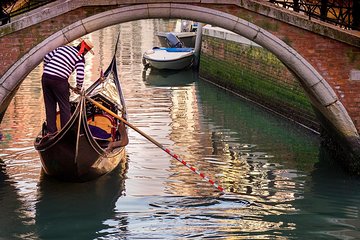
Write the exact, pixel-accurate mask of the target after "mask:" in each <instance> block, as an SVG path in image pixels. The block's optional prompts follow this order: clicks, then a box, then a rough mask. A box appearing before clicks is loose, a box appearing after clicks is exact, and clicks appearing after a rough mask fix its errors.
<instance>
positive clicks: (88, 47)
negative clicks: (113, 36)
mask: <svg viewBox="0 0 360 240" xmlns="http://www.w3.org/2000/svg"><path fill="white" fill-rule="evenodd" d="M83 42H84V43H85V48H86V50H88V51H89V52H91V54H94V51H93V50H91V49H92V48H93V47H94V44H93V43H92V42H91V41H90V40H89V39H84V40H83Z"/></svg>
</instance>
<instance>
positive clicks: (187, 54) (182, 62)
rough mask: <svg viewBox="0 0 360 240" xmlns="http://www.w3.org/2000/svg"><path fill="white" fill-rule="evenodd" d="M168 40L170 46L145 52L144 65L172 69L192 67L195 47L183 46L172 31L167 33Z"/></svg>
mask: <svg viewBox="0 0 360 240" xmlns="http://www.w3.org/2000/svg"><path fill="white" fill-rule="evenodd" d="M166 40H167V42H168V45H169V46H170V47H154V48H153V49H151V50H147V51H146V52H145V53H144V54H143V64H144V66H145V67H153V68H157V69H172V70H181V69H184V68H187V67H190V66H191V65H192V63H193V60H194V48H185V47H183V44H182V42H181V41H180V40H179V39H178V38H177V37H176V36H175V35H174V34H172V33H168V34H167V35H166Z"/></svg>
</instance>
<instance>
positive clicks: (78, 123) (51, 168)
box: [34, 100, 125, 182]
mask: <svg viewBox="0 0 360 240" xmlns="http://www.w3.org/2000/svg"><path fill="white" fill-rule="evenodd" d="M83 101H85V100H83ZM83 106H85V104H79V106H78V108H79V109H76V111H75V113H74V114H73V116H72V118H71V119H70V121H69V122H68V124H66V126H65V127H64V129H62V130H61V131H60V132H59V133H58V134H57V135H55V136H53V137H52V138H49V139H46V138H43V137H42V136H41V133H40V134H39V136H38V138H36V140H35V144H34V145H35V149H36V150H38V152H39V155H40V159H41V163H42V166H43V169H44V172H45V173H46V174H47V175H50V176H53V177H55V178H58V179H61V180H65V181H78V182H82V181H89V180H92V179H95V178H98V177H100V176H101V175H104V174H106V173H108V172H110V171H112V170H113V169H114V168H115V167H116V166H117V165H118V164H119V162H120V161H121V160H122V159H124V158H125V148H124V147H120V148H115V149H113V150H111V151H109V150H107V149H106V148H103V147H102V146H101V141H100V142H99V140H95V139H94V137H93V136H92V134H91V132H90V130H89V126H88V123H87V117H86V112H85V109H84V107H83Z"/></svg>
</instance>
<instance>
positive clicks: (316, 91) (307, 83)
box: [0, 4, 360, 151]
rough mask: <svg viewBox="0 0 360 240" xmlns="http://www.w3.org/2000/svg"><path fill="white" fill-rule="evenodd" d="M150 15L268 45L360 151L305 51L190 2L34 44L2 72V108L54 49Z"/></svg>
mask: <svg viewBox="0 0 360 240" xmlns="http://www.w3.org/2000/svg"><path fill="white" fill-rule="evenodd" d="M148 18H165V19H181V18H185V19H191V20H194V21H198V22H203V23H209V24H212V25H216V26H219V27H222V28H225V29H227V30H230V31H233V32H235V33H237V34H239V35H242V36H244V37H246V38H248V39H250V40H252V41H254V42H255V43H257V44H259V45H261V46H262V47H264V48H266V49H268V50H269V51H270V52H272V53H273V54H274V55H275V56H277V57H278V58H279V59H280V60H281V61H282V62H283V63H284V64H285V65H286V66H287V67H288V68H289V69H290V70H291V71H292V72H293V73H294V74H295V75H296V76H297V78H298V79H299V81H300V82H301V84H302V85H303V86H304V89H305V91H306V92H307V93H308V95H309V98H310V100H311V102H312V104H313V105H314V107H315V108H316V109H317V111H318V112H319V113H320V114H321V115H322V117H323V118H324V119H326V120H327V121H328V122H329V123H330V124H331V130H335V131H336V132H337V134H339V135H340V137H341V138H342V139H345V140H346V141H347V142H348V143H349V144H350V145H351V148H352V149H355V150H356V151H357V150H359V149H360V140H359V135H358V132H357V130H356V128H355V126H354V124H353V122H352V120H351V118H350V116H349V114H348V113H347V111H346V109H345V108H344V106H343V104H342V103H341V102H340V101H339V100H338V98H337V96H336V94H335V92H334V91H333V89H332V88H331V86H330V85H329V84H328V83H327V82H326V81H325V79H324V78H323V77H322V76H321V75H320V74H319V73H318V72H317V71H316V70H315V68H314V67H313V66H312V65H311V64H310V63H309V62H308V61H307V60H305V59H304V58H303V57H302V56H301V55H300V54H299V53H297V52H296V51H295V50H294V49H293V48H291V47H290V46H288V45H287V44H286V43H285V42H284V41H282V40H280V39H279V38H277V37H276V36H275V35H273V34H271V33H270V32H268V31H266V30H264V29H262V28H260V27H259V26H256V25H254V24H252V23H250V22H248V21H246V20H243V19H241V18H238V17H235V16H233V15H231V14H227V13H224V12H220V11H217V10H213V9H209V8H205V7H200V6H193V5H187V4H140V5H133V6H126V7H119V8H116V9H112V10H108V11H104V12H102V13H99V14H96V15H93V16H91V17H88V18H85V19H83V20H80V21H77V22H75V23H73V24H71V25H69V26H67V27H66V28H64V29H62V30H61V31H58V32H56V33H55V34H53V35H51V36H50V37H48V38H47V39H45V40H44V41H42V42H41V43H40V44H38V45H37V46H36V47H34V48H32V49H31V50H30V51H29V52H28V53H27V54H25V55H24V56H23V57H22V58H21V59H20V60H18V61H17V62H16V63H15V64H14V65H13V66H12V67H11V68H10V69H9V70H8V71H7V72H6V73H5V74H4V75H3V76H2V78H1V81H0V82H3V85H6V86H8V88H9V89H10V93H9V94H8V95H6V96H4V97H3V99H0V103H1V107H2V108H3V107H4V104H5V105H6V103H7V104H8V103H9V99H11V97H12V96H11V93H13V92H14V91H15V90H16V88H17V86H19V85H20V84H21V82H22V80H23V79H24V78H25V77H26V76H27V74H28V73H29V72H30V71H31V70H32V69H34V68H35V67H36V66H37V65H38V64H39V63H40V62H41V61H42V58H43V56H44V55H45V54H46V53H47V52H48V51H50V50H52V49H54V48H56V47H58V46H60V45H63V44H68V43H69V42H71V41H73V40H75V39H77V38H79V37H81V36H83V35H86V34H87V33H90V32H93V31H96V30H98V29H102V28H104V27H107V26H110V25H114V24H119V23H123V22H128V21H134V20H140V19H148ZM0 92H1V89H0ZM6 107H7V106H5V109H6ZM0 110H1V109H0ZM331 130H330V131H331Z"/></svg>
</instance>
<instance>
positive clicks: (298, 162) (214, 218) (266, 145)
mask: <svg viewBox="0 0 360 240" xmlns="http://www.w3.org/2000/svg"><path fill="white" fill-rule="evenodd" d="M173 23H174V22H171V21H170V22H167V21H164V20H159V19H154V20H142V21H136V22H129V23H124V24H121V25H116V26H112V27H109V28H105V29H101V30H99V31H97V32H94V33H91V34H89V36H87V37H89V38H91V39H92V40H93V42H94V43H95V44H97V46H95V49H94V50H95V51H96V54H95V55H94V56H91V60H88V61H87V65H86V69H87V72H88V74H87V76H86V77H87V78H86V79H87V81H86V84H88V85H90V84H91V81H93V80H95V79H96V78H97V76H98V75H99V72H100V69H101V68H102V67H103V66H107V65H108V64H109V61H110V59H111V56H112V52H113V49H114V44H115V41H116V37H117V34H118V33H119V31H120V32H121V34H120V42H121V43H120V48H119V52H118V53H117V57H118V64H119V66H118V69H119V70H120V73H119V74H120V79H121V83H122V87H123V90H124V95H125V99H126V102H127V107H128V113H129V119H128V120H129V122H131V123H132V124H133V125H135V126H137V127H139V128H140V129H141V130H142V131H144V132H145V133H146V134H148V135H150V136H152V137H153V138H154V139H156V140H157V141H158V142H160V143H161V144H163V145H164V146H166V147H168V148H169V149H172V150H173V151H174V152H175V153H176V154H178V155H180V157H181V158H183V159H184V160H185V161H188V162H189V163H190V164H191V165H193V166H194V167H196V168H197V169H199V170H200V171H201V172H204V173H205V174H206V175H208V176H209V177H210V178H211V179H213V180H215V181H216V182H218V183H220V185H222V186H223V187H225V189H226V191H227V192H229V194H226V195H221V194H220V193H219V192H218V191H216V190H214V188H213V187H212V185H210V184H209V183H207V182H204V181H202V180H201V178H200V177H199V176H198V175H196V174H194V173H192V172H191V171H190V170H188V169H187V168H185V167H184V166H182V165H181V164H180V163H178V162H177V161H176V160H173V159H171V157H169V156H168V155H167V154H166V153H164V152H163V151H162V150H160V149H158V147H156V146H155V145H154V144H152V143H150V142H149V141H147V140H146V139H144V138H143V137H142V136H141V135H139V134H138V133H136V132H135V131H133V130H131V129H129V139H130V143H129V145H128V146H127V147H126V151H127V155H128V161H127V165H123V166H122V167H121V168H120V169H118V170H117V171H115V172H112V173H111V174H110V175H106V176H104V177H102V178H99V179H98V180H96V181H93V182H88V183H82V184H70V183H62V182H55V181H53V180H49V179H46V178H44V177H43V176H42V175H41V172H40V169H41V165H40V161H39V157H38V155H37V153H36V151H35V150H34V148H33V139H34V137H35V136H36V134H37V131H38V129H39V126H40V125H41V123H42V122H43V120H44V111H43V109H44V108H43V101H42V94H41V86H40V75H41V65H40V66H39V67H38V68H36V69H34V71H33V72H32V73H31V74H30V75H29V76H28V77H27V79H26V80H25V81H24V83H23V84H22V85H21V87H20V89H19V92H18V93H17V94H16V96H15V98H14V99H13V101H12V102H11V104H10V106H9V108H8V111H7V112H6V114H5V116H4V120H3V122H2V123H1V133H2V135H3V138H2V141H0V149H1V150H0V158H2V160H3V162H2V165H1V166H2V168H1V175H0V179H1V182H0V197H1V198H0V212H1V213H2V216H11V217H2V218H1V219H0V238H4V239H49V238H54V239H56V238H58V239H72V238H75V239H143V238H152V239H184V238H195V239H204V238H212V239H305V238H308V239H321V238H323V239H336V238H340V239H345V238H348V239H351V238H353V239H356V238H359V236H358V235H359V222H360V221H359V208H360V206H359V202H360V201H359V200H360V191H359V190H358V189H360V188H359V187H360V186H359V184H360V181H359V179H354V178H349V177H346V176H345V175H342V174H341V173H339V172H338V171H337V172H333V171H330V169H329V168H327V167H326V166H323V165H319V166H317V165H315V164H317V162H318V160H319V159H321V160H322V159H324V160H325V161H326V159H327V157H326V155H324V154H323V152H322V151H321V152H320V151H319V142H318V138H317V136H314V135H312V134H311V133H309V134H308V133H306V132H305V131H304V130H303V129H301V128H298V127H297V126H294V125H292V124H290V123H289V122H286V121H284V120H283V119H281V118H278V117H276V116H273V115H271V114H270V113H268V112H265V111H263V110H262V109H259V108H258V107H257V106H254V105H252V104H249V103H248V102H246V101H243V100H241V99H240V98H238V97H235V96H233V95H232V94H229V93H226V92H224V91H223V90H221V89H218V88H217V87H214V86H213V85H211V84H209V83H207V82H205V81H202V80H198V79H197V78H196V75H194V74H193V72H192V71H191V70H189V71H180V72H160V71H153V70H152V69H147V70H144V68H143V65H142V62H141V58H142V53H143V52H144V51H146V50H147V49H149V48H151V47H153V46H156V45H157V42H156V41H157V39H156V37H155V33H156V32H157V31H171V29H173V27H174V26H175V24H173ZM319 155H320V156H319ZM124 164H125V163H124ZM314 165H315V166H314ZM4 166H5V167H4ZM230 192H231V193H230ZM242 199H246V200H251V201H254V202H256V203H258V205H250V206H248V205H246V204H243V203H242V202H241V201H240V200H242ZM74 232H76V234H74Z"/></svg>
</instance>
